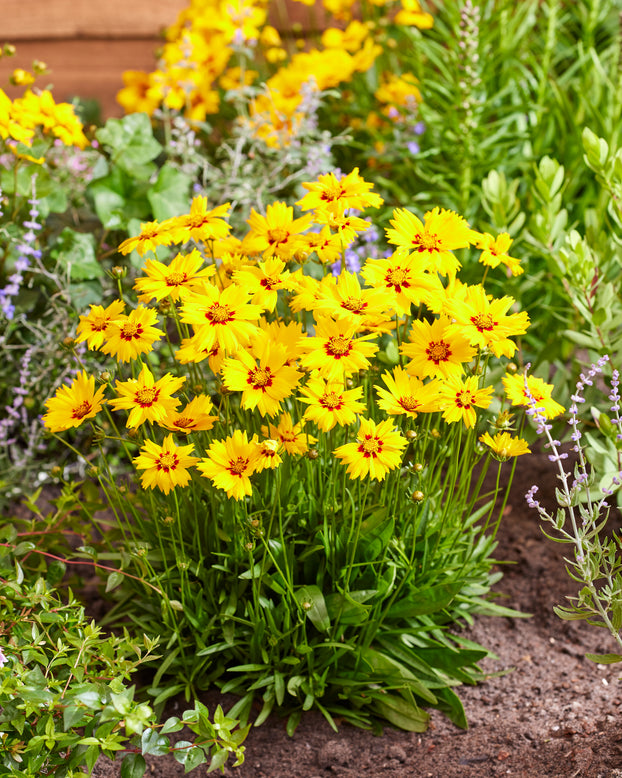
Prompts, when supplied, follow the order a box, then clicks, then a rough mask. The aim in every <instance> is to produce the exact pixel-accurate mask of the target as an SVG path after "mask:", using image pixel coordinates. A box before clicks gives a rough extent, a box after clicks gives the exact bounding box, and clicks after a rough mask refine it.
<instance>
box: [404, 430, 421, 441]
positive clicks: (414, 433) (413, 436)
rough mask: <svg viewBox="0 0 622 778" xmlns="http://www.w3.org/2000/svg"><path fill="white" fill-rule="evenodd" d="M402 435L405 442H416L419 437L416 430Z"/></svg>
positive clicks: (407, 431)
mask: <svg viewBox="0 0 622 778" xmlns="http://www.w3.org/2000/svg"><path fill="white" fill-rule="evenodd" d="M404 434H405V435H406V440H411V441H412V440H417V438H418V437H419V435H418V434H417V430H406V432H405V433H404Z"/></svg>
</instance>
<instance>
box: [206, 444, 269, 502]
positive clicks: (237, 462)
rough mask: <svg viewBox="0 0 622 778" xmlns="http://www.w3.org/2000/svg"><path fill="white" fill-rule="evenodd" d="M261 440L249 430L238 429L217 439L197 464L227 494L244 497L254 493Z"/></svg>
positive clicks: (239, 498)
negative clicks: (255, 438) (253, 439)
mask: <svg viewBox="0 0 622 778" xmlns="http://www.w3.org/2000/svg"><path fill="white" fill-rule="evenodd" d="M258 456H259V452H258V444H257V443H255V442H254V441H249V440H248V437H247V435H246V432H242V431H241V430H235V431H234V433H233V435H232V436H230V437H228V438H227V439H226V440H216V441H214V442H213V443H212V444H211V445H210V447H209V450H208V452H207V457H206V458H204V459H202V460H201V461H200V462H199V464H198V465H197V468H198V469H199V471H200V472H201V474H202V475H204V476H205V477H206V478H209V479H210V480H211V481H212V483H213V484H214V486H215V487H216V488H217V489H222V490H224V491H225V492H226V493H227V497H232V498H233V499H234V500H242V499H244V497H245V496H247V495H251V494H252V493H253V486H252V484H251V480H250V476H251V475H252V474H253V473H254V472H255V471H256V470H257V464H258Z"/></svg>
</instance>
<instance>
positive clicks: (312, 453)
mask: <svg viewBox="0 0 622 778" xmlns="http://www.w3.org/2000/svg"><path fill="white" fill-rule="evenodd" d="M319 455H320V452H319V451H318V450H317V448H310V449H309V450H308V451H307V457H308V458H309V459H317V458H318V457H319Z"/></svg>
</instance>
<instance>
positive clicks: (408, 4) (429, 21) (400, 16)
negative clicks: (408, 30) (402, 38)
mask: <svg viewBox="0 0 622 778" xmlns="http://www.w3.org/2000/svg"><path fill="white" fill-rule="evenodd" d="M393 21H394V22H395V24H402V25H404V26H405V27H418V28H419V29H420V30H429V29H430V28H431V27H433V26H434V17H433V16H432V14H429V13H426V12H424V11H423V10H422V8H421V5H420V4H419V2H418V0H402V8H401V10H399V11H398V12H397V14H396V15H395V19H394V20H393Z"/></svg>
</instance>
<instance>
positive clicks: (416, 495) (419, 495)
mask: <svg viewBox="0 0 622 778" xmlns="http://www.w3.org/2000/svg"><path fill="white" fill-rule="evenodd" d="M424 498H425V494H424V493H423V492H422V491H420V490H419V489H417V490H416V491H414V492H413V493H412V494H411V495H410V499H411V500H412V501H413V502H421V501H422V500H423V499H424Z"/></svg>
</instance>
